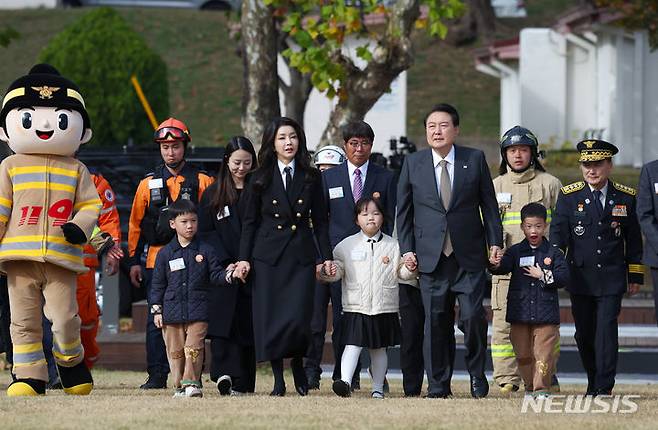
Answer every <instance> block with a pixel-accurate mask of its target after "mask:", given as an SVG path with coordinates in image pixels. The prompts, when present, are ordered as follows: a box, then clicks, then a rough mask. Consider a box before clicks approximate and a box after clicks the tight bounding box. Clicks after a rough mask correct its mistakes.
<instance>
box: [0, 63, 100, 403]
mask: <svg viewBox="0 0 658 430" xmlns="http://www.w3.org/2000/svg"><path fill="white" fill-rule="evenodd" d="M91 135H92V132H91V125H90V121H89V115H88V114H87V111H86V109H85V103H84V99H83V98H82V94H80V90H79V89H78V87H77V86H76V85H75V84H74V83H73V82H71V81H69V80H68V79H66V78H64V77H62V76H61V75H60V74H59V72H58V71H57V70H56V69H55V68H54V67H52V66H50V65H47V64H38V65H36V66H34V67H33V68H32V70H30V72H29V73H28V74H27V75H25V76H23V77H21V78H19V79H17V80H16V81H14V83H12V84H11V85H10V86H9V89H8V90H7V93H6V94H5V96H4V98H3V100H2V110H0V140H3V141H5V142H7V143H8V145H9V147H10V148H11V149H12V150H13V151H14V152H15V155H11V156H9V157H7V158H6V159H4V160H3V161H2V164H0V238H1V239H0V270H2V271H3V272H5V273H6V274H7V282H8V286H9V303H10V308H11V328H10V332H11V339H12V342H13V344H14V373H15V375H16V378H17V379H16V380H15V381H14V382H13V383H12V384H11V385H9V388H8V389H7V395H8V396H36V395H43V394H45V390H46V381H48V370H47V368H46V359H45V357H44V353H43V346H42V343H41V342H42V310H43V313H44V314H45V315H46V317H47V318H48V319H49V320H50V321H52V324H53V325H52V331H53V355H54V357H55V361H56V363H57V370H58V372H59V376H60V379H61V381H62V386H63V388H64V392H65V393H67V394H80V395H84V394H89V393H90V392H91V390H92V387H93V380H92V377H91V373H90V372H89V369H87V366H86V365H85V363H84V361H83V358H84V350H83V347H82V344H81V343H80V317H79V316H78V304H77V302H76V277H77V275H78V274H80V273H85V272H87V270H88V269H87V268H86V267H85V266H84V264H83V258H82V249H83V245H84V244H85V243H87V240H88V239H89V238H90V236H91V234H92V232H93V230H94V227H95V225H96V221H97V219H98V214H99V211H100V207H101V202H100V199H99V198H98V193H97V191H96V187H95V186H94V183H93V182H92V180H91V177H90V175H89V172H88V171H87V168H86V167H85V165H84V164H82V163H81V162H80V161H78V160H76V159H75V158H74V154H75V152H76V151H77V150H78V148H79V147H80V145H81V144H84V143H86V142H88V141H89V140H90V139H91Z"/></svg>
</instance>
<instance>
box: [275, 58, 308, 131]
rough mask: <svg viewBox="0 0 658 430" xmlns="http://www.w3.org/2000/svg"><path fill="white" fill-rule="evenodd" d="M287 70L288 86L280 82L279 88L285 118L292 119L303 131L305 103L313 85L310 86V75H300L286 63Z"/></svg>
mask: <svg viewBox="0 0 658 430" xmlns="http://www.w3.org/2000/svg"><path fill="white" fill-rule="evenodd" d="M286 65H287V66H288V70H289V71H290V85H286V84H285V82H283V81H280V82H279V86H280V88H281V91H283V95H284V96H285V99H284V106H285V108H286V116H287V117H288V118H292V119H294V120H295V121H297V122H298V123H299V125H300V126H301V127H302V129H304V112H305V111H306V102H308V97H309V96H310V95H311V90H312V89H313V84H311V75H310V73H307V74H302V73H301V72H300V71H299V70H297V69H296V68H294V67H290V65H289V64H288V62H287V61H286Z"/></svg>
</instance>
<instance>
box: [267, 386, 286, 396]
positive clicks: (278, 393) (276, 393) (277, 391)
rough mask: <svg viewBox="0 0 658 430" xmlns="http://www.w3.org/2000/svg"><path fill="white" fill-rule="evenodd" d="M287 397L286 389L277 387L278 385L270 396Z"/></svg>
mask: <svg viewBox="0 0 658 430" xmlns="http://www.w3.org/2000/svg"><path fill="white" fill-rule="evenodd" d="M285 395H286V387H285V386H284V387H277V386H276V385H275V386H274V389H273V390H272V392H270V396H272V397H284V396H285Z"/></svg>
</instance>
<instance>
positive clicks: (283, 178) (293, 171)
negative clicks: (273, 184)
mask: <svg viewBox="0 0 658 430" xmlns="http://www.w3.org/2000/svg"><path fill="white" fill-rule="evenodd" d="M277 164H278V165H279V172H280V173H281V181H283V188H284V189H285V188H286V172H285V171H284V170H283V169H285V168H286V167H290V168H291V169H292V170H291V171H290V177H291V178H294V177H295V159H294V158H293V160H292V161H291V162H290V164H284V163H283V162H282V161H281V160H277Z"/></svg>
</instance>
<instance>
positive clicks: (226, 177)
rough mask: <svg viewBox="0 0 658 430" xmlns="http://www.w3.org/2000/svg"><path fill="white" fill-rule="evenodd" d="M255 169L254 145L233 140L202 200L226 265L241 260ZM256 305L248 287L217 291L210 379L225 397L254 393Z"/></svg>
mask: <svg viewBox="0 0 658 430" xmlns="http://www.w3.org/2000/svg"><path fill="white" fill-rule="evenodd" d="M255 167H256V152H255V151H254V146H253V145H252V143H251V141H250V140H249V139H247V138H246V137H243V136H234V137H232V138H231V139H230V140H229V142H228V144H227V145H226V150H225V152H224V158H223V162H222V164H221V166H220V168H219V173H218V174H217V180H216V181H215V182H214V183H213V184H212V185H211V186H210V187H208V188H207V189H206V190H205V192H204V193H203V196H202V197H201V203H200V204H199V233H200V235H201V237H202V238H204V239H206V240H208V241H209V242H210V243H212V244H213V245H215V248H216V250H217V252H218V254H219V256H220V259H221V260H222V264H224V265H225V266H228V265H229V264H232V263H235V262H236V261H237V260H238V256H239V255H238V254H239V251H240V234H241V229H242V222H241V218H242V214H241V210H240V209H241V206H242V205H241V201H242V196H243V194H242V190H243V189H244V183H245V178H246V176H247V174H248V173H249V171H250V170H252V169H253V168H255ZM251 306H252V305H251V286H250V284H249V283H246V284H245V285H232V286H229V287H222V288H213V289H212V293H211V301H210V320H209V324H208V338H210V349H211V351H212V361H211V363H210V379H212V380H213V381H215V382H216V383H217V389H218V390H219V392H220V393H221V394H223V395H228V394H233V395H240V394H242V393H253V392H254V387H255V383H256V359H255V355H254V329H253V323H252V316H251Z"/></svg>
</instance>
